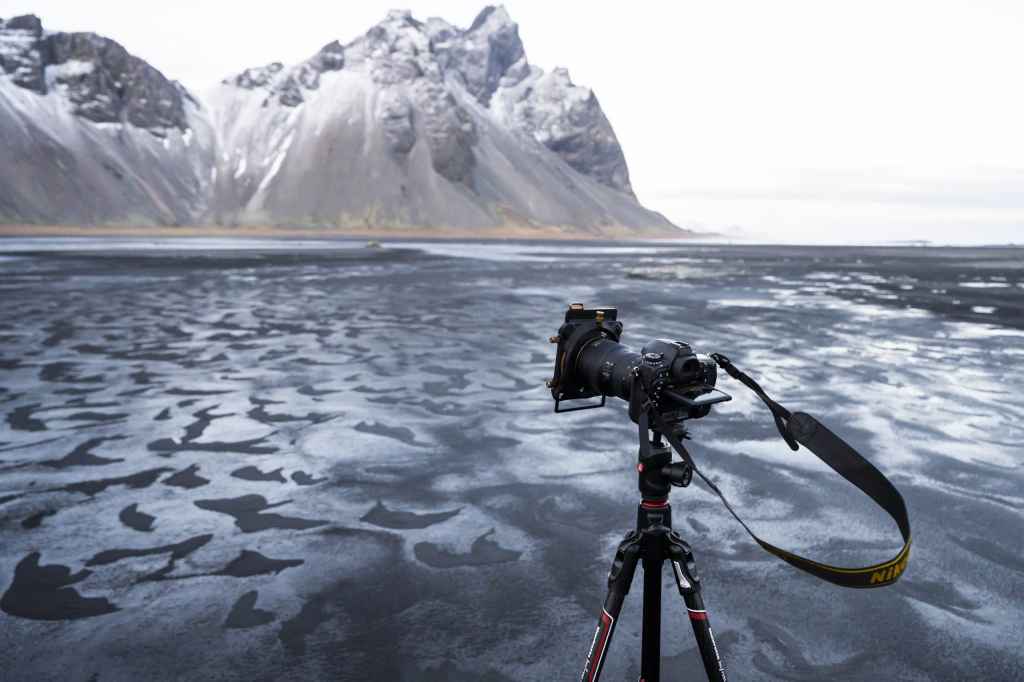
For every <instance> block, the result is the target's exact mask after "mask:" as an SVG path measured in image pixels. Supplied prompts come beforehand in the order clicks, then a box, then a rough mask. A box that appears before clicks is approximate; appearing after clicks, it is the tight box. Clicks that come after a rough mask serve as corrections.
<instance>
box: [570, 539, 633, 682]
mask: <svg viewBox="0 0 1024 682" xmlns="http://www.w3.org/2000/svg"><path fill="white" fill-rule="evenodd" d="M639 558H640V535H639V534H638V533H637V532H636V531H630V532H629V533H626V538H625V539H624V540H623V541H622V542H621V543H619V548H618V549H617V550H616V551H615V559H613V560H612V568H611V570H610V571H609V572H608V596H607V597H605V600H604V608H603V609H602V610H601V618H600V620H598V622H597V632H595V633H594V641H593V642H591V644H590V652H589V653H588V654H587V662H586V664H585V665H584V667H583V674H582V675H580V682H596V681H597V679H598V678H599V677H600V676H601V667H602V666H603V665H604V655H605V653H606V652H607V651H608V645H609V644H611V641H612V634H614V632H615V623H616V621H617V620H618V618H619V611H621V610H622V602H623V600H624V599H625V598H626V595H627V594H628V593H629V586H630V584H632V582H633V574H634V573H636V564H637V561H638V560H639Z"/></svg>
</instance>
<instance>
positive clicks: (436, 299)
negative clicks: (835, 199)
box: [0, 240, 1024, 682]
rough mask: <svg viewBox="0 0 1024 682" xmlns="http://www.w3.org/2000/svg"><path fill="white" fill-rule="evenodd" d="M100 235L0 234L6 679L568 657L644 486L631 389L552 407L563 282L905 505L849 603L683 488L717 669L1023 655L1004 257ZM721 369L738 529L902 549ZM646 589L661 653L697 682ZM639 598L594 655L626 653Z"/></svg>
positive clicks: (917, 251) (832, 544) (797, 672)
mask: <svg viewBox="0 0 1024 682" xmlns="http://www.w3.org/2000/svg"><path fill="white" fill-rule="evenodd" d="M108 244H109V242H103V241H100V240H96V241H92V240H84V241H83V240H73V241H67V240H64V241H45V240H4V241H2V242H0V301H2V305H0V411H2V418H3V423H2V424H0V548H2V549H0V590H2V597H0V609H2V612H0V677H2V678H3V679H5V680H7V679H11V680H48V679H53V680H58V679H60V680H63V679H82V680H98V681H103V682H107V681H109V680H139V679H147V680H149V679H152V680H164V679H166V680H172V679H212V678H216V679H253V680H264V679H265V680H274V679H321V678H322V679H343V680H349V679H351V680H365V679H374V680H537V679H568V678H570V676H572V678H573V679H574V678H575V676H577V675H578V671H579V668H580V667H581V664H582V661H583V658H584V656H585V654H586V650H587V648H588V646H589V644H590V639H591V637H592V636H593V627H594V625H595V623H596V614H597V612H598V611H599V609H600V604H601V601H602V599H603V596H604V579H605V574H606V572H607V568H608V565H609V562H610V559H611V556H612V553H613V551H614V547H615V545H616V544H617V543H618V540H619V539H620V538H621V535H622V533H623V532H624V531H626V530H627V529H628V528H629V527H630V525H631V524H632V523H633V522H634V519H635V511H634V510H635V503H636V498H637V494H636V479H635V475H634V473H633V472H634V466H635V459H636V452H635V431H634V427H633V425H632V424H631V423H630V422H629V420H628V417H627V416H626V414H625V405H623V404H613V405H610V406H609V407H606V408H605V409H603V410H594V411H590V412H581V413H575V414H571V415H554V414H552V413H551V408H552V405H551V399H550V394H549V393H548V392H547V390H546V389H545V388H544V387H543V380H544V379H545V378H546V377H548V376H549V375H550V372H551V364H552V356H553V349H552V347H551V346H550V345H549V344H548V343H547V337H548V336H550V335H551V334H553V333H555V330H556V329H557V327H558V325H559V323H560V321H561V317H562V314H563V310H564V307H565V305H566V304H567V303H568V302H570V301H583V302H586V303H588V304H602V305H617V306H618V307H619V310H620V319H621V320H623V321H624V323H625V330H626V331H625V336H624V338H623V341H624V342H627V343H630V344H634V345H636V346H640V345H642V343H643V342H644V341H645V340H647V339H650V338H654V337H671V338H680V339H684V340H686V341H688V342H690V343H691V344H693V345H694V346H695V347H696V348H697V349H698V350H699V351H702V352H710V351H715V350H717V351H721V352H724V353H727V354H728V355H730V357H732V358H733V360H734V361H735V362H736V363H737V364H738V365H739V366H740V367H742V368H744V369H745V370H747V371H748V372H749V373H751V374H752V375H754V376H756V377H757V378H758V379H759V380H760V381H761V383H762V385H764V386H765V387H766V388H767V389H768V391H769V392H770V393H771V394H772V395H773V396H775V397H776V398H777V399H779V400H780V401H781V402H783V403H784V404H786V405H787V406H789V407H790V408H792V409H802V410H805V411H809V412H812V413H814V414H816V415H818V416H819V417H821V418H822V419H823V420H824V421H825V422H826V423H828V424H829V425H830V426H832V427H833V428H834V430H836V431H837V432H839V433H840V434H841V435H842V436H843V437H844V438H846V439H847V440H849V441H850V442H851V443H852V444H854V445H855V446H856V447H857V448H858V449H860V450H861V451H862V452H864V453H865V454H867V455H868V456H869V458H870V459H871V460H872V461H873V462H874V463H875V464H876V465H878V466H879V468H881V469H882V470H883V471H884V472H885V473H886V474H887V475H889V476H890V477H891V478H892V480H893V481H894V482H895V483H896V484H897V486H898V487H899V488H900V490H901V491H902V493H903V495H904V497H905V499H906V501H907V504H908V507H909V510H910V514H911V523H912V526H913V530H914V549H913V552H912V555H911V561H910V566H909V568H908V571H907V573H906V574H905V577H904V578H903V579H902V580H901V582H900V583H898V584H897V585H896V586H894V587H891V588H887V589H882V590H869V591H852V590H843V589H841V588H836V587H832V586H830V585H828V584H825V583H821V582H818V581H816V580H814V579H813V578H810V577H808V576H806V575H804V574H801V573H798V572H796V571H795V570H794V569H792V568H790V567H788V566H787V565H786V564H783V563H782V562H780V561H778V560H776V559H774V558H772V557H771V556H769V555H767V554H765V553H763V552H762V551H761V550H759V549H758V548H757V547H756V546H755V545H753V542H752V541H751V540H750V538H749V537H748V536H746V535H745V534H744V533H743V531H742V529H741V528H740V527H739V526H738V525H737V524H736V523H735V522H734V521H732V520H731V518H730V517H729V516H728V514H727V512H726V511H725V509H724V508H723V507H722V506H721V504H720V503H719V502H717V501H716V498H714V497H713V496H712V495H711V494H710V493H708V491H706V490H705V489H703V488H701V487H700V485H699V484H695V485H693V486H691V487H690V488H687V489H684V490H676V491H674V493H673V498H672V499H673V506H674V507H675V525H676V527H677V529H678V530H679V531H680V532H681V533H682V535H683V536H684V537H685V538H686V539H687V540H688V541H689V542H690V544H691V545H692V546H693V549H694V552H695V554H696V557H697V565H698V569H699V570H700V572H701V574H702V576H703V578H704V584H705V587H704V590H705V599H706V601H707V604H708V608H709V611H710V613H711V618H712V623H713V625H714V627H715V629H716V634H717V638H718V641H719V645H720V648H721V650H722V653H723V656H724V657H725V660H726V664H727V667H728V668H729V669H730V670H731V671H732V673H733V676H734V677H735V678H736V679H744V680H758V679H764V680H770V679H790V680H821V679H843V680H875V679H901V680H917V679H920V680H926V679H929V680H936V679H949V680H959V679H978V678H985V679H1000V680H1006V679H1019V678H1020V670H1022V669H1024V655H1022V653H1021V652H1022V651H1024V607H1022V605H1021V604H1022V603H1024V601H1022V600H1024V534H1022V533H1021V532H1020V528H1021V521H1022V516H1024V492H1022V490H1024V489H1022V483H1024V475H1022V454H1021V453H1022V447H1021V446H1022V443H1024V397H1022V394H1021V390H1020V388H1021V386H1022V385H1024V251H1022V250H1020V249H1017V250H1013V249H996V248H992V249H960V248H948V249H947V248H935V249H931V248H866V247H865V248H818V247H754V246H744V247H739V246H734V247H730V246H720V245H692V244H683V245H679V244H662V245H656V246H650V245H626V246H622V245H617V244H586V245H579V244H563V243H536V242H535V243H529V244H517V243H503V244H479V243H464V242H463V243H460V242H437V243H412V242H404V243H397V242H396V243H393V244H386V245H385V248H383V249H367V248H363V247H362V245H361V243H358V242H344V241H334V242H329V241H308V240H307V241H304V242H302V243H299V244H295V243H283V244H282V243H271V242H266V241H259V242H247V241H232V240H216V241H202V240H176V241H173V242H169V243H161V244H154V243H152V242H151V241H147V240H141V241H140V240H119V242H118V244H117V248H109V247H108V246H107V245H108ZM720 387H721V388H723V389H724V390H726V391H728V392H729V393H731V394H733V396H734V400H733V401H732V402H730V403H726V404H724V405H720V406H718V407H717V408H716V411H715V413H714V414H712V415H711V416H709V417H707V418H705V419H702V420H699V421H696V422H694V423H693V424H692V435H693V447H692V448H691V450H692V452H693V454H694V455H695V457H696V458H697V460H698V462H699V463H701V464H702V468H703V470H704V471H705V472H706V473H707V474H708V475H710V476H711V477H712V478H714V479H715V480H716V481H717V482H718V483H719V485H720V486H721V487H722V488H723V490H724V491H725V492H726V494H727V495H729V496H730V498H731V499H732V501H733V503H734V505H735V506H736V507H737V508H738V509H740V510H741V514H743V515H744V516H745V518H747V519H748V520H749V521H750V522H751V523H752V525H753V526H754V527H755V528H756V530H757V531H758V532H759V533H761V534H762V535H763V536H764V537H765V538H766V539H768V540H769V541H773V542H776V543H777V544H781V545H783V546H785V547H787V548H790V549H793V550H795V551H798V552H801V553H805V554H809V555H810V556H813V557H815V558H819V559H821V560H825V561H832V562H838V563H846V564H850V565H855V564H864V563H871V562H874V561H878V560H882V559H886V558H888V557H889V556H891V555H892V554H893V553H895V551H896V550H897V549H898V547H899V542H898V537H899V536H898V533H897V531H896V529H895V528H894V527H893V525H892V524H891V522H890V521H889V520H888V518H887V517H886V516H885V515H884V514H883V513H882V512H880V511H879V510H877V509H876V508H875V507H874V506H873V505H872V504H871V503H870V502H869V501H867V500H866V498H864V497H863V496H862V495H861V494H860V493H859V492H857V491H856V490H854V489H852V488H850V487H849V486H848V485H847V484H845V483H843V482H842V481H841V479H839V478H838V477H836V476H835V475H834V474H831V473H830V472H828V471H826V470H825V467H824V466H823V465H821V464H820V463H817V460H815V459H814V458H813V457H811V456H810V455H808V454H807V453H805V452H799V453H792V452H790V451H789V450H788V449H787V448H786V446H785V445H784V443H782V442H781V440H780V439H779V438H778V436H777V434H775V432H774V428H773V426H772V423H771V420H770V417H769V415H768V413H767V411H766V410H764V408H763V406H761V405H760V403H758V402H757V400H756V398H755V397H754V396H753V395H752V394H750V393H749V392H748V391H746V390H745V389H743V388H742V387H741V386H739V385H738V384H736V383H735V382H732V381H731V380H729V379H728V378H727V377H725V378H722V379H721V380H720ZM616 402H617V403H620V402H621V401H616ZM665 580H666V583H665V595H666V601H667V606H666V609H665V615H664V619H665V622H664V625H663V631H664V638H663V651H664V653H665V656H666V659H665V666H664V675H663V677H664V679H666V680H682V679H701V677H700V674H699V672H698V670H697V668H699V666H700V663H699V659H698V658H697V656H696V654H695V649H694V644H693V641H692V636H691V634H690V629H689V624H688V621H687V619H686V618H685V617H684V610H683V608H682V604H681V603H676V602H675V601H673V598H672V596H671V595H673V594H674V586H673V585H672V583H671V580H670V576H669V574H668V572H667V571H666V573H665ZM638 581H639V578H638ZM639 601H640V591H639V589H635V590H634V591H633V592H632V593H631V595H630V597H629V598H628V600H627V604H626V607H625V609H624V610H623V613H622V618H621V621H620V623H619V626H618V628H617V630H616V638H615V641H614V643H613V645H612V649H611V652H610V654H609V658H608V663H607V664H606V667H605V671H606V672H605V676H604V677H605V679H608V680H618V679H624V678H626V677H630V676H632V677H634V678H635V677H636V675H637V674H638V659H639V627H640V622H639V620H640V608H639ZM69 671H75V672H74V674H69ZM69 675H70V676H69Z"/></svg>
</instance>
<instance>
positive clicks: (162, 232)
mask: <svg viewBox="0 0 1024 682" xmlns="http://www.w3.org/2000/svg"><path fill="white" fill-rule="evenodd" d="M716 236H718V235H714V234H712V233H697V232H690V231H686V230H680V231H679V235H674V234H671V233H667V234H666V233H659V234H645V233H643V232H640V233H637V232H633V231H631V230H629V229H627V228H609V229H607V230H604V231H601V232H595V233H587V232H581V231H578V230H570V229H569V228H566V229H562V228H558V227H508V228H485V229H480V230H470V229H454V228H451V229H450V228H441V229H437V228H422V229H415V228H396V229H391V228H377V229H373V228H366V229H350V228H287V227H253V226H241V227H223V226H212V227H199V226H188V227H167V226H160V227H130V226H125V227H116V226H96V227H93V226H82V225H0V237H246V238H275V239H289V238H297V239H396V238H397V239H417V240H432V239H437V240H451V239H472V240H485V241H489V240H514V239H552V240H566V241H592V240H623V241H649V240H650V241H654V240H658V241H661V240H674V239H681V240H692V239H701V238H709V237H716Z"/></svg>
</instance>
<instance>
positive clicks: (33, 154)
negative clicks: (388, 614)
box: [0, 7, 676, 234]
mask: <svg viewBox="0 0 1024 682" xmlns="http://www.w3.org/2000/svg"><path fill="white" fill-rule="evenodd" d="M201 101H202V103H200V102H201ZM0 151H2V155H3V158H4V163H3V164H0V221H4V222H29V223H42V222H54V223H85V224H104V223H131V224H138V223H142V224H200V225H201V224H221V225H285V226H296V227H305V226H316V227H340V228H350V229H351V228H360V229H374V228H382V229H383V228H388V227H401V228H412V227H423V228H459V229H462V230H477V229H479V230H480V231H481V232H486V231H487V230H489V229H494V228H500V227H522V226H557V227H563V228H566V229H569V230H573V231H582V232H587V233H593V234H600V233H618V234H622V233H643V234H658V233H675V231H676V230H675V228H674V227H673V226H672V225H671V224H670V223H668V221H667V220H665V218H664V217H662V216H661V215H660V214H657V213H654V212H652V211H649V210H647V209H645V208H643V207H642V206H641V205H640V204H639V203H638V202H637V201H636V198H635V196H634V194H633V190H632V188H631V186H630V183H629V173H628V170H627V168H626V162H625V158H624V157H623V154H622V150H621V148H620V147H619V144H618V141H617V140H616V138H615V133H614V132H613V130H612V128H611V125H610V124H609V123H608V120H607V118H605V116H604V113H603V112H602V111H601V107H600V105H599V104H598V101H597V99H596V97H595V96H594V94H593V93H592V92H591V91H590V90H589V89H587V88H584V87H580V86H577V85H575V84H573V83H572V81H571V80H570V78H569V75H568V72H567V71H565V70H564V69H555V70H554V71H552V72H551V73H544V72H543V71H542V70H540V69H538V68H537V67H535V66H531V65H530V64H529V62H528V61H527V58H526V54H525V52H524V49H523V44H522V42H521V41H520V39H519V31H518V27H517V25H516V24H515V23H514V22H513V21H512V20H511V19H510V18H509V16H508V14H507V13H506V12H505V10H504V9H503V8H501V7H497V8H495V7H488V8H486V9H484V10H483V11H482V12H481V13H480V15H479V16H478V17H477V18H476V20H475V21H474V22H473V23H472V25H471V26H470V27H469V28H467V29H460V28H457V27H455V26H452V25H451V24H449V23H447V22H445V21H443V20H441V19H429V20H427V21H425V22H420V21H417V20H416V19H414V18H413V17H412V16H411V14H409V13H408V12H403V11H393V12H390V13H389V14H388V16H387V17H386V18H385V19H384V20H383V21H382V22H380V23H379V24H377V25H376V26H374V27H372V28H371V29H370V30H369V31H367V32H366V34H365V35H363V36H361V37H359V38H357V39H355V40H353V41H352V42H350V43H348V44H346V45H341V44H340V43H338V42H337V41H335V42H332V43H330V44H328V45H326V46H324V47H323V48H322V49H320V50H319V51H318V52H317V53H316V54H314V55H313V56H312V57H310V58H309V59H307V60H306V61H304V62H301V63H299V64H294V65H291V66H285V65H282V64H280V63H273V64H269V65H267V66H263V67H256V68H250V69H246V70H245V71H243V72H242V73H240V74H237V75H235V76H232V77H230V78H226V79H225V80H224V81H223V82H222V83H221V84H220V85H219V86H218V87H216V88H215V89H214V90H213V91H212V92H210V93H208V95H207V96H206V97H204V98H203V99H202V100H200V99H198V98H197V97H195V96H193V95H192V94H190V93H189V92H188V91H187V90H185V88H183V87H182V86H181V85H179V84H178V83H175V82H172V81H169V80H168V79H166V78H165V77H164V76H163V75H162V74H161V73H160V72H159V71H157V70H156V69H154V68H153V67H151V66H150V65H148V64H146V63H145V62H144V61H142V60H141V59H138V58H136V57H133V56H132V55H130V54H128V53H127V52H126V51H125V50H124V48H122V47H121V46H120V45H118V44H117V43H116V42H114V41H112V40H109V39H106V38H102V37H100V36H97V35H95V34H91V33H57V32H49V31H44V30H43V28H42V26H41V24H40V22H39V20H38V19H36V18H35V17H32V16H28V17H17V18H15V19H11V20H9V21H7V22H3V21H2V20H0Z"/></svg>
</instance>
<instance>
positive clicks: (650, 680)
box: [640, 540, 664, 682]
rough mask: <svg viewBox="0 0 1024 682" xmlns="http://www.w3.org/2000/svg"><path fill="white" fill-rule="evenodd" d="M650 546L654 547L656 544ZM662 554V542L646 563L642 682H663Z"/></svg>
mask: <svg viewBox="0 0 1024 682" xmlns="http://www.w3.org/2000/svg"><path fill="white" fill-rule="evenodd" d="M649 542H650V543H651V544H653V541H651V540H649ZM661 552H662V550H661V543H660V542H659V543H657V546H654V547H650V548H649V549H648V552H647V555H646V556H644V559H643V567H644V629H643V638H642V640H641V643H640V647H641V649H640V682H659V681H660V680H661V568H662V564H663V563H664V558H663V555H662V553H661ZM655 554H656V555H655Z"/></svg>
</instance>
